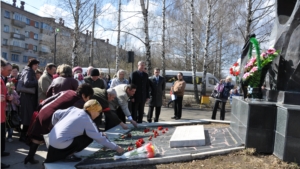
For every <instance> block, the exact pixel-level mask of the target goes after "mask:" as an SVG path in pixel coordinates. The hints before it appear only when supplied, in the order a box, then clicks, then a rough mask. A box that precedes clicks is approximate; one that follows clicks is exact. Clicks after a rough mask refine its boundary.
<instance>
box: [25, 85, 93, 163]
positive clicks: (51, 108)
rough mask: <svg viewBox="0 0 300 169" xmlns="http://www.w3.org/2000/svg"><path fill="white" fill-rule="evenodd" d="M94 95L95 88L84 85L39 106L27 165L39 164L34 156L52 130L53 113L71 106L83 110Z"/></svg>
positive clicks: (63, 92) (31, 127) (57, 95)
mask: <svg viewBox="0 0 300 169" xmlns="http://www.w3.org/2000/svg"><path fill="white" fill-rule="evenodd" d="M93 94H94V91H93V88H92V87H91V86H90V85H89V84H82V85H80V86H79V87H78V89H77V91H76V92H75V91H73V90H67V91H62V92H60V93H58V94H56V95H54V96H52V97H50V98H48V99H46V100H44V101H43V102H42V103H41V104H40V105H39V109H40V110H39V114H38V116H37V117H36V118H35V121H34V122H33V124H32V125H31V126H30V129H29V131H28V137H29V139H30V140H29V146H30V149H29V152H28V155H27V157H26V158H25V160H24V163H25V164H27V163H28V162H30V163H31V164H37V163H38V161H37V160H35V159H34V155H35V153H36V151H37V149H38V146H39V145H40V144H42V143H43V142H44V138H43V135H44V134H48V133H49V132H50V130H51V129H52V127H53V126H52V124H51V118H52V115H53V113H54V112H55V111H56V110H58V109H66V108H68V107H71V106H75V107H78V108H83V105H84V103H85V102H86V101H88V100H89V99H90V97H92V96H93Z"/></svg>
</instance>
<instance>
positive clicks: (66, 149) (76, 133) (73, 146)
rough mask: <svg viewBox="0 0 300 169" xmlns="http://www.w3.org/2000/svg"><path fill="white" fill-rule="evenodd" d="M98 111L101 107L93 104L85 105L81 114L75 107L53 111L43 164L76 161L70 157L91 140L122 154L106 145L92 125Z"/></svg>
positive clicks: (103, 135) (109, 143)
mask: <svg viewBox="0 0 300 169" xmlns="http://www.w3.org/2000/svg"><path fill="white" fill-rule="evenodd" d="M101 111H102V107H101V105H100V104H99V102H98V101H97V100H89V101H87V102H86V103H85V104H84V109H83V110H82V109H78V108H75V107H70V108H68V109H64V110H57V111H56V112H55V113H54V114H53V117H52V124H53V125H54V127H53V129H52V130H51V132H50V133H49V149H48V154H47V158H46V160H45V163H51V162H55V161H58V160H64V161H69V162H75V161H80V160H81V158H78V157H76V156H75V155H73V154H74V153H76V152H79V151H82V150H83V149H84V148H86V147H87V146H88V145H89V144H90V143H91V142H92V141H93V140H95V141H97V142H98V143H99V144H102V145H103V146H105V147H108V148H110V149H112V150H116V151H117V152H118V153H122V152H123V151H124V150H123V149H122V148H121V147H120V146H118V145H116V144H115V143H113V142H110V141H109V140H108V139H107V138H106V136H105V134H104V133H102V132H99V130H98V128H97V127H96V125H95V123H93V120H94V119H96V118H97V117H98V116H99V114H100V112H101Z"/></svg>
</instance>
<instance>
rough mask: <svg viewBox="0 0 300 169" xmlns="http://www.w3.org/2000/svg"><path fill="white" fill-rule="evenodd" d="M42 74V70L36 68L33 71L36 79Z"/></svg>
mask: <svg viewBox="0 0 300 169" xmlns="http://www.w3.org/2000/svg"><path fill="white" fill-rule="evenodd" d="M42 75H43V72H42V70H40V69H36V71H35V76H36V79H37V80H39V79H40V77H41V76H42Z"/></svg>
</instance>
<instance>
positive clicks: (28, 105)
mask: <svg viewBox="0 0 300 169" xmlns="http://www.w3.org/2000/svg"><path fill="white" fill-rule="evenodd" d="M39 63H40V62H39V61H38V60H36V59H35V58H31V59H29V61H28V64H27V66H26V67H25V68H24V69H23V71H22V73H21V78H20V80H21V81H19V83H23V84H22V85H23V86H24V87H25V88H34V89H35V92H34V93H33V94H32V93H26V92H21V97H20V102H21V108H20V112H21V119H22V124H23V129H22V131H21V136H20V139H19V140H20V141H25V140H26V133H27V130H28V127H29V124H30V119H31V116H32V114H33V112H34V111H35V110H36V107H37V104H38V81H37V79H36V76H35V71H36V70H37V68H38V66H39Z"/></svg>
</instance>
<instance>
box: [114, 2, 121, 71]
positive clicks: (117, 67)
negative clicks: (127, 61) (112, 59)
mask: <svg viewBox="0 0 300 169" xmlns="http://www.w3.org/2000/svg"><path fill="white" fill-rule="evenodd" d="M121 4H122V2H121V0H119V12H118V38H117V46H116V70H115V71H116V73H117V72H118V70H119V56H120V48H119V46H120V33H121Z"/></svg>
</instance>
